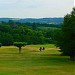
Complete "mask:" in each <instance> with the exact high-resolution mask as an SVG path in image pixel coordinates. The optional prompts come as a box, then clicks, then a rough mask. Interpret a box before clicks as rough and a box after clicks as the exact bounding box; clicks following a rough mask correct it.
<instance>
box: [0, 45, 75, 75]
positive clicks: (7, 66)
mask: <svg viewBox="0 0 75 75" xmlns="http://www.w3.org/2000/svg"><path fill="white" fill-rule="evenodd" d="M40 46H41V47H43V46H44V47H45V48H46V50H44V51H41V52H40V51H39V47H40ZM74 64H75V63H74V62H73V61H70V60H69V57H68V56H60V52H59V51H58V49H57V48H55V46H54V45H52V44H48V45H28V46H25V47H22V53H21V54H18V48H17V47H14V46H5V47H1V48H0V75H74V74H75V73H74Z"/></svg>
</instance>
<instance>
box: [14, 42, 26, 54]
mask: <svg viewBox="0 0 75 75" xmlns="http://www.w3.org/2000/svg"><path fill="white" fill-rule="evenodd" d="M26 44H27V43H25V42H14V46H17V47H18V48H19V54H20V53H21V48H22V46H25V45H26Z"/></svg>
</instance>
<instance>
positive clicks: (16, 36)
mask: <svg viewBox="0 0 75 75" xmlns="http://www.w3.org/2000/svg"><path fill="white" fill-rule="evenodd" d="M58 28H59V27H58V25H57V24H56V25H52V24H46V23H20V22H14V21H12V20H9V22H0V42H1V43H2V45H13V42H27V44H45V43H54V39H53V38H54V34H55V32H56V31H57V29H58Z"/></svg>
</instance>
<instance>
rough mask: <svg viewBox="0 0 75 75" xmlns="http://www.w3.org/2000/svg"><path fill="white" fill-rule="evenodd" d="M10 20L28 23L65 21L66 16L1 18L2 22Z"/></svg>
mask: <svg viewBox="0 0 75 75" xmlns="http://www.w3.org/2000/svg"><path fill="white" fill-rule="evenodd" d="M9 20H13V21H14V22H21V23H26V22H31V23H33V22H36V23H63V21H64V18H24V19H21V18H0V22H1V21H4V22H8V21H9Z"/></svg>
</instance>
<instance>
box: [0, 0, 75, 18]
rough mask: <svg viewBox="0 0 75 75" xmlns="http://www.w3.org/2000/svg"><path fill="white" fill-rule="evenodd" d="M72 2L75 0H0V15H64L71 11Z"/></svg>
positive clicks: (40, 16) (6, 16) (31, 16)
mask: <svg viewBox="0 0 75 75" xmlns="http://www.w3.org/2000/svg"><path fill="white" fill-rule="evenodd" d="M74 3H75V0H0V17H1V18H2V17H3V18H8V17H9V18H43V17H44V18H47V17H64V16H65V15H66V14H67V13H70V12H71V11H72V8H73V7H74Z"/></svg>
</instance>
